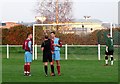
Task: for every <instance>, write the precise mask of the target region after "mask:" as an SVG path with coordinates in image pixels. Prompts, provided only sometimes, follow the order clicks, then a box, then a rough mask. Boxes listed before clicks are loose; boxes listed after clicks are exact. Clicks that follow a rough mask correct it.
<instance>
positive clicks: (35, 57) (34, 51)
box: [33, 23, 112, 60]
mask: <svg viewBox="0 0 120 84" xmlns="http://www.w3.org/2000/svg"><path fill="white" fill-rule="evenodd" d="M70 25H81V24H79V23H78V24H74V23H68V24H33V60H37V46H36V47H35V45H37V44H35V28H36V27H37V26H70ZM110 34H111V36H112V23H110ZM97 47H98V49H97V51H98V54H97V55H98V60H101V58H100V51H101V50H100V44H98V45H97ZM67 50H68V46H67V44H66V45H65V59H66V60H67V59H68V51H67Z"/></svg>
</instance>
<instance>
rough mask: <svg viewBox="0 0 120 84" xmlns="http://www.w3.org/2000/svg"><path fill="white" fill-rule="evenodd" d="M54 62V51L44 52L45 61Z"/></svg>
mask: <svg viewBox="0 0 120 84" xmlns="http://www.w3.org/2000/svg"><path fill="white" fill-rule="evenodd" d="M48 61H49V62H52V53H51V51H50V52H43V62H48Z"/></svg>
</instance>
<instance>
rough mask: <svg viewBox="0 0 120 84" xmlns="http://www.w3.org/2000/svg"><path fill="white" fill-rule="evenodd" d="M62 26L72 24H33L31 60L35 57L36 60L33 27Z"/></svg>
mask: <svg viewBox="0 0 120 84" xmlns="http://www.w3.org/2000/svg"><path fill="white" fill-rule="evenodd" d="M63 25H72V24H33V60H35V57H36V59H37V56H35V27H36V26H63ZM76 25H77V24H76ZM36 55H37V54H36Z"/></svg>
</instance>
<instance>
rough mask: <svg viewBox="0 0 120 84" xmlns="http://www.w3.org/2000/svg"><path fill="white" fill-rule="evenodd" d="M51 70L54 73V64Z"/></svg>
mask: <svg viewBox="0 0 120 84" xmlns="http://www.w3.org/2000/svg"><path fill="white" fill-rule="evenodd" d="M51 72H52V73H54V66H53V65H51Z"/></svg>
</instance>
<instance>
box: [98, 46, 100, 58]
mask: <svg viewBox="0 0 120 84" xmlns="http://www.w3.org/2000/svg"><path fill="white" fill-rule="evenodd" d="M98 60H100V44H98Z"/></svg>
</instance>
